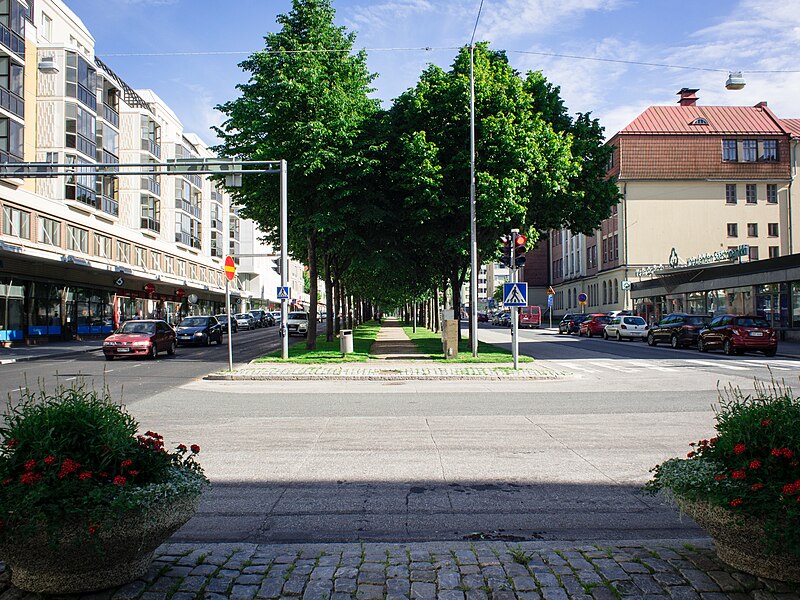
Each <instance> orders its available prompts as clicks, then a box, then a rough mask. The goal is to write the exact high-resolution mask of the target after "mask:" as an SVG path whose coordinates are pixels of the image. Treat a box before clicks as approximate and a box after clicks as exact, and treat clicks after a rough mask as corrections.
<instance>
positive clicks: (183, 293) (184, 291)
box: [175, 288, 186, 298]
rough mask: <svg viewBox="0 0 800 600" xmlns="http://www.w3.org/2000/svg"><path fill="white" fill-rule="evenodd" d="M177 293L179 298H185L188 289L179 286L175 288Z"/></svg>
mask: <svg viewBox="0 0 800 600" xmlns="http://www.w3.org/2000/svg"><path fill="white" fill-rule="evenodd" d="M175 295H176V296H177V297H178V298H183V297H184V296H185V295H186V290H185V289H183V288H178V289H176V290H175Z"/></svg>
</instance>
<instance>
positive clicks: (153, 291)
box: [144, 283, 156, 294]
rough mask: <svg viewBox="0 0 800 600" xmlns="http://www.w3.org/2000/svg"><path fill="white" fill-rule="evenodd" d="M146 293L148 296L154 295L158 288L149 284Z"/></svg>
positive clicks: (145, 289)
mask: <svg viewBox="0 0 800 600" xmlns="http://www.w3.org/2000/svg"><path fill="white" fill-rule="evenodd" d="M144 291H145V292H147V293H148V294H153V293H155V291H156V286H154V285H153V284H152V283H148V284H147V285H145V286H144Z"/></svg>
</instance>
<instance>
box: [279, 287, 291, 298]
mask: <svg viewBox="0 0 800 600" xmlns="http://www.w3.org/2000/svg"><path fill="white" fill-rule="evenodd" d="M288 299H289V287H288V286H286V287H279V288H278V300H288Z"/></svg>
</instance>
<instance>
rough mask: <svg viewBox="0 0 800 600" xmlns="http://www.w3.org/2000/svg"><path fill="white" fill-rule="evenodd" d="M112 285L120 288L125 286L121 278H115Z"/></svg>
mask: <svg viewBox="0 0 800 600" xmlns="http://www.w3.org/2000/svg"><path fill="white" fill-rule="evenodd" d="M114 285H116V286H117V287H122V286H123V285H125V280H124V279H123V278H122V277H117V278H116V279H115V280H114Z"/></svg>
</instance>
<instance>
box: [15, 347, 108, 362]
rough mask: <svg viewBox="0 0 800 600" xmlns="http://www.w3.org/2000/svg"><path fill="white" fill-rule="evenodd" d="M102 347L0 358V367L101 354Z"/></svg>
mask: <svg viewBox="0 0 800 600" xmlns="http://www.w3.org/2000/svg"><path fill="white" fill-rule="evenodd" d="M102 351H103V347H102V346H101V347H99V348H85V349H83V350H67V351H66V352H57V353H55V354H42V355H39V356H36V355H33V356H21V357H20V358H0V365H13V364H15V363H19V362H28V361H31V360H45V359H48V358H57V357H59V356H77V355H79V354H88V353H89V352H102Z"/></svg>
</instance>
